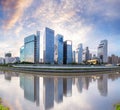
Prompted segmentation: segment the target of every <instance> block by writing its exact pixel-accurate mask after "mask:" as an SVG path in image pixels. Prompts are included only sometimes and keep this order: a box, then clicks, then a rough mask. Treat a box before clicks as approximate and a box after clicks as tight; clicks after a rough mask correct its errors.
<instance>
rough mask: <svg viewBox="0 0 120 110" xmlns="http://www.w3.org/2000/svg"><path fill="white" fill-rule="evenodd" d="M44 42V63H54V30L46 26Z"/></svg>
mask: <svg viewBox="0 0 120 110" xmlns="http://www.w3.org/2000/svg"><path fill="white" fill-rule="evenodd" d="M43 41H44V44H43V47H44V48H43V49H44V52H43V53H44V63H50V64H53V63H54V30H52V29H49V28H47V27H46V28H45V35H44V38H43Z"/></svg>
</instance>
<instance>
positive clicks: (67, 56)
mask: <svg viewBox="0 0 120 110" xmlns="http://www.w3.org/2000/svg"><path fill="white" fill-rule="evenodd" d="M63 63H64V64H70V63H72V41H70V40H67V41H65V42H64V49H63Z"/></svg>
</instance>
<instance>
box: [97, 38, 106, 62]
mask: <svg viewBox="0 0 120 110" xmlns="http://www.w3.org/2000/svg"><path fill="white" fill-rule="evenodd" d="M98 58H100V62H102V63H107V60H108V41H107V40H102V41H101V42H100V44H99V46H98Z"/></svg>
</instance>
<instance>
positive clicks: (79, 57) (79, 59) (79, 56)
mask: <svg viewBox="0 0 120 110" xmlns="http://www.w3.org/2000/svg"><path fill="white" fill-rule="evenodd" d="M82 54H83V46H82V44H79V45H78V63H82Z"/></svg>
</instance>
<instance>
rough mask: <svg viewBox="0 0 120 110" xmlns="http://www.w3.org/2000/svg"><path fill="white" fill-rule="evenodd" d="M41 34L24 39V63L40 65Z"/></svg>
mask: <svg viewBox="0 0 120 110" xmlns="http://www.w3.org/2000/svg"><path fill="white" fill-rule="evenodd" d="M39 52H40V32H39V31H37V35H34V34H33V35H30V36H28V37H25V38H24V61H25V62H32V63H39V54H40V53H39Z"/></svg>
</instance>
